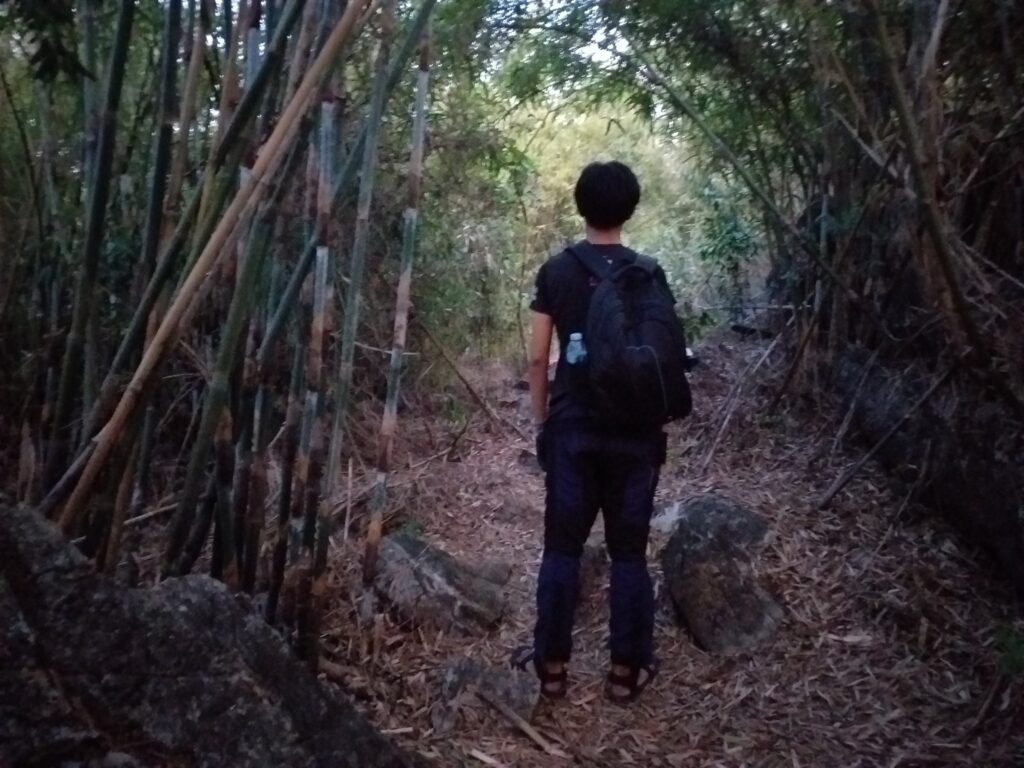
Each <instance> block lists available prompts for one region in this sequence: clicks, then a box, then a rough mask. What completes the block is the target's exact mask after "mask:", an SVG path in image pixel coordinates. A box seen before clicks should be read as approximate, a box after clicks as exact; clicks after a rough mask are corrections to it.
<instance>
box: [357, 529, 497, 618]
mask: <svg viewBox="0 0 1024 768" xmlns="http://www.w3.org/2000/svg"><path fill="white" fill-rule="evenodd" d="M487 570H488V569H486V568H485V569H484V572H485V573H486V577H485V576H483V575H481V573H480V568H479V567H470V566H467V565H466V564H464V563H461V562H460V561H458V560H456V559H455V558H454V557H452V556H451V555H449V554H448V553H447V552H444V551H442V550H441V549H439V548H437V547H435V546H433V545H432V544H428V543H427V542H425V541H423V540H422V539H419V538H416V537H415V536H412V535H409V534H406V533H398V534H394V535H392V536H387V537H385V538H384V539H383V540H381V543H380V554H379V559H378V568H377V578H376V581H375V582H374V586H375V588H376V590H377V592H378V594H380V596H381V597H382V598H383V599H385V600H387V601H388V602H389V603H391V604H392V605H393V606H394V607H395V609H396V610H397V611H398V613H399V614H400V615H401V616H402V617H403V618H404V619H405V620H407V621H410V622H412V623H413V624H416V625H425V626H430V627H434V628H436V629H442V630H445V631H450V630H453V629H454V630H457V631H459V632H462V633H464V634H482V633H485V632H488V631H490V630H492V629H494V628H495V627H497V626H498V624H500V623H501V619H502V616H503V615H504V613H505V606H506V602H507V601H506V597H505V594H504V592H503V591H502V589H501V586H500V585H499V584H497V583H495V581H493V580H492V579H493V578H497V577H498V576H499V575H500V576H504V575H505V573H504V572H503V573H502V574H495V573H493V572H490V573H489V572H487ZM491 570H493V569H491ZM508 573H511V569H509V571H508ZM506 580H507V578H506Z"/></svg>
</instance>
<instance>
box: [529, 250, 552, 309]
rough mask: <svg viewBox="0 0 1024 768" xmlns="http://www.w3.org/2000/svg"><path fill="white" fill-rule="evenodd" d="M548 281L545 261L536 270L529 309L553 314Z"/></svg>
mask: <svg viewBox="0 0 1024 768" xmlns="http://www.w3.org/2000/svg"><path fill="white" fill-rule="evenodd" d="M549 283H550V281H549V280H548V265H547V263H546V262H545V263H544V264H543V265H541V268H540V269H539V270H537V279H536V280H535V281H534V283H533V299H532V300H531V301H530V309H532V310H533V311H534V312H540V313H541V314H544V315H551V314H554V301H553V297H552V296H551V287H550V285H549Z"/></svg>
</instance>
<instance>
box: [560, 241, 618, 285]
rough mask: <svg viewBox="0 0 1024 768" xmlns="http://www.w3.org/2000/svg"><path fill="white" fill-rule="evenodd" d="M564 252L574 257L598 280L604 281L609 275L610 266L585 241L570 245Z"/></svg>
mask: <svg viewBox="0 0 1024 768" xmlns="http://www.w3.org/2000/svg"><path fill="white" fill-rule="evenodd" d="M566 250H568V251H569V253H571V254H572V255H573V256H575V257H576V260H577V261H579V263H580V264H582V265H583V267H584V269H586V270H587V271H588V272H590V273H591V274H592V275H593V276H594V277H596V278H597V279H598V280H604V279H605V278H607V277H609V276H610V275H611V266H610V265H609V264H608V262H607V261H605V259H604V256H602V255H601V254H600V253H598V252H597V249H596V248H594V246H592V245H591V244H590V243H588V242H587V241H586V240H580V241H579V242H578V243H576V244H574V245H570V246H569V247H568V248H567V249H566Z"/></svg>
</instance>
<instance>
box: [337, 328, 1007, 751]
mask: <svg viewBox="0 0 1024 768" xmlns="http://www.w3.org/2000/svg"><path fill="white" fill-rule="evenodd" d="M765 349H766V345H765V343H763V342H739V341H734V340H732V339H730V338H728V337H726V336H721V337H719V338H718V339H717V340H713V341H711V342H709V343H708V344H707V345H705V348H704V350H703V354H704V355H705V359H706V360H707V361H708V365H707V366H706V367H705V368H704V369H702V370H701V371H700V372H699V373H698V374H697V375H696V376H695V378H694V391H695V399H696V401H697V403H698V407H699V409H700V411H701V413H700V414H698V415H697V416H696V417H695V418H693V419H691V420H690V421H688V422H687V423H686V424H683V425H680V426H678V427H674V428H673V430H672V440H671V446H672V447H671V453H670V459H669V462H668V464H667V466H666V467H665V470H664V473H663V478H662V483H661V487H660V490H659V493H658V500H659V502H662V503H664V502H668V501H671V500H675V499H679V498H683V497H686V496H689V495H692V494H695V493H702V492H707V491H715V492H719V493H723V494H727V495H729V496H731V497H733V498H736V499H737V500H740V501H743V502H745V503H746V504H748V505H750V506H751V507H752V508H753V509H755V510H756V511H758V512H759V513H760V514H761V515H763V516H764V517H765V518H766V520H767V521H768V522H769V525H770V527H771V530H772V533H771V534H770V537H769V539H768V542H767V544H766V546H765V548H764V550H763V551H762V553H761V555H760V556H759V558H758V568H759V570H760V572H761V574H762V576H763V577H764V579H765V581H766V583H767V584H768V585H769V588H770V589H772V590H773V591H774V592H775V593H776V594H777V595H778V597H779V598H780V599H781V601H782V602H783V604H784V606H785V608H786V611H787V619H786V621H785V624H784V626H783V629H782V631H781V632H780V633H779V635H778V636H777V637H776V638H775V640H774V642H773V643H772V644H770V646H768V647H765V648H763V649H761V650H759V651H757V652H755V653H751V654H748V655H742V656H736V657H729V658H726V657H719V656H712V655H709V654H706V653H703V652H702V651H700V650H699V649H698V648H696V647H695V646H694V645H693V643H692V641H691V640H690V638H689V636H688V635H687V634H686V632H685V631H684V630H682V629H679V628H677V627H676V626H675V624H674V621H673V620H672V617H671V615H670V612H669V611H668V610H667V608H666V606H665V605H664V598H662V597H660V598H659V602H660V603H662V610H661V612H660V613H659V619H658V626H657V645H658V654H659V656H660V658H661V660H662V674H661V676H660V677H659V679H658V680H656V682H655V683H654V684H653V685H652V687H651V688H650V689H648V691H647V692H646V693H645V694H644V696H643V698H642V699H641V700H640V701H639V702H638V703H637V704H635V705H633V706H632V707H628V708H623V707H617V706H614V705H612V704H610V703H608V702H607V701H606V700H605V699H604V696H603V692H602V685H603V674H604V672H605V669H606V664H607V659H606V653H605V646H606V638H607V631H606V622H607V607H606V595H605V592H606V585H605V584H596V585H594V587H593V589H592V590H590V593H589V594H587V595H586V596H585V598H584V605H583V606H582V608H581V611H580V615H579V616H578V617H577V630H576V636H575V642H576V649H577V651H576V655H575V657H574V659H573V663H572V668H571V670H572V689H571V692H570V695H569V698H568V699H567V700H566V701H563V702H561V703H558V704H550V703H546V702H545V703H542V704H541V708H540V710H539V712H538V716H537V717H536V718H535V723H534V724H535V726H536V727H537V729H538V731H539V732H540V733H541V734H542V735H543V736H544V737H545V738H546V739H548V740H549V741H551V742H553V743H554V744H555V745H557V746H558V747H559V749H560V750H561V751H563V752H564V753H566V754H567V755H568V756H569V757H559V756H552V755H550V754H546V753H545V752H544V751H542V750H541V749H540V748H539V747H538V746H537V745H536V744H535V743H534V742H533V741H531V740H530V739H528V738H527V737H526V736H524V735H523V734H522V733H521V732H519V731H517V730H515V729H514V728H513V727H512V726H511V725H510V724H509V723H508V722H507V721H506V720H504V719H502V718H501V717H500V716H499V715H497V714H496V713H495V712H494V711H493V710H492V709H490V708H488V707H486V706H484V705H480V706H479V707H477V706H473V707H468V706H467V707H465V708H463V712H462V716H461V718H460V719H459V720H458V724H457V726H456V727H455V729H454V730H452V731H450V732H438V731H436V730H435V728H434V722H435V721H434V720H433V719H432V715H436V714H437V713H438V712H439V711H440V707H441V703H440V702H438V701H437V690H436V686H435V684H434V680H433V673H434V672H435V670H437V669H438V668H439V666H440V665H442V664H443V663H444V662H445V660H446V659H448V658H450V657H454V656H460V655H470V656H473V657H476V658H480V659H484V660H488V661H490V662H493V663H494V664H505V663H506V659H507V655H508V653H509V651H510V649H511V648H512V647H513V646H515V645H517V644H520V643H522V642H525V641H528V639H529V637H530V634H531V631H532V622H533V588H534V579H535V573H536V570H537V566H538V563H539V558H540V548H541V529H542V512H541V500H542V479H541V477H540V475H539V473H537V472H536V471H535V470H533V469H532V468H531V462H530V461H529V460H528V457H527V460H526V461H524V460H523V459H524V456H523V451H524V450H526V449H528V448H530V447H531V446H527V445H526V444H525V443H524V442H523V441H521V440H520V439H519V438H516V437H511V436H509V435H507V434H500V433H498V432H497V431H496V429H497V428H496V427H494V426H493V425H490V424H488V423H487V421H486V419H484V418H483V417H482V416H478V417H477V418H476V420H475V422H474V426H471V427H470V429H468V430H467V431H466V433H465V435H464V436H463V437H462V438H461V440H460V441H459V442H458V444H457V445H456V448H455V449H454V451H452V452H451V454H444V455H442V456H437V457H436V458H434V459H433V460H431V461H429V462H426V463H423V459H424V458H426V456H428V455H431V454H435V455H436V453H437V452H438V451H442V452H443V451H444V449H445V448H446V447H447V444H448V441H449V440H450V436H449V433H450V431H451V429H450V428H449V427H446V426H445V424H444V423H443V421H441V420H433V421H431V422H428V421H427V420H420V421H413V420H412V419H411V418H408V419H406V420H405V422H404V424H405V425H406V426H405V438H404V439H405V440H406V441H407V442H406V444H405V445H404V446H401V447H400V448H399V450H398V451H397V452H396V457H401V456H406V455H408V456H409V460H408V462H407V464H408V465H411V467H412V468H409V469H406V470H405V471H404V472H402V473H399V475H398V477H397V478H396V480H397V481H398V484H397V485H396V488H395V495H394V499H393V501H394V504H395V507H396V509H397V510H399V511H400V514H401V518H402V519H404V520H406V521H413V523H414V524H416V525H420V526H422V527H423V529H424V531H425V533H426V535H427V536H428V537H429V538H430V539H432V540H434V541H436V542H438V543H440V544H442V545H443V546H444V547H445V548H446V549H448V550H449V551H451V552H453V553H455V554H457V555H460V556H463V557H466V558H475V559H501V560H507V561H511V562H512V563H514V565H515V569H514V575H513V579H512V581H511V583H510V584H509V586H508V595H509V611H508V616H507V619H506V621H505V622H504V623H503V625H502V627H501V628H500V630H498V631H496V632H495V633H493V634H492V635H490V636H488V637H484V638H476V639H468V638H463V637H457V636H445V635H442V634H438V633H436V632H431V631H426V630H421V629H413V628H409V627H401V626H399V625H397V624H396V623H395V621H394V620H393V619H392V618H391V617H387V616H385V617H381V618H379V619H377V620H376V621H372V620H371V621H366V620H365V619H364V620H362V621H360V620H359V617H358V611H357V610H356V607H355V600H354V595H355V589H354V588H349V587H347V586H346V585H351V584H355V583H356V581H355V572H356V568H357V565H358V553H357V552H356V550H355V548H354V547H353V546H352V544H351V542H350V543H349V544H347V545H342V544H339V546H338V548H337V550H336V552H335V556H334V560H333V564H334V571H333V584H334V593H333V596H332V606H331V610H330V614H329V616H328V617H327V620H326V638H325V648H326V651H327V654H328V657H329V658H331V659H332V660H333V662H334V664H335V666H332V668H331V670H332V675H333V676H340V677H342V678H343V679H344V681H345V683H346V685H347V687H348V688H349V690H351V691H352V692H353V695H354V696H355V698H356V699H357V701H358V702H359V703H360V706H361V707H362V709H363V710H364V711H365V712H366V713H367V714H368V715H369V716H370V717H371V718H372V719H373V720H374V722H375V723H376V724H377V725H378V726H379V727H380V728H381V729H383V730H384V731H385V733H391V734H392V735H393V736H394V738H396V739H397V740H398V741H399V742H400V743H402V744H404V745H405V746H406V747H407V748H409V749H410V750H415V751H418V752H420V753H421V754H423V755H425V756H428V757H432V758H434V759H435V760H436V763H437V764H438V765H444V766H457V765H468V766H472V765H491V766H499V765H502V766H509V767H511V766H523V767H525V766H563V765H570V764H573V763H577V764H581V765H590V766H634V765H635V766H666V767H672V768H676V767H678V766H709V767H710V766H791V767H793V768H796V766H887V767H888V768H895V766H938V765H960V766H1022V765H1024V701H1022V699H1024V697H1022V693H1024V683H1022V681H1021V680H1020V679H1019V678H1017V679H1012V678H1011V677H1010V676H1009V675H1007V674H1005V673H1003V672H1002V671H1001V667H1000V662H1001V655H1000V651H999V650H998V648H997V645H996V642H995V636H996V634H997V631H998V629H999V627H1000V626H1001V625H1004V624H1009V625H1014V624H1015V625H1016V627H1017V628H1018V629H1024V622H1022V621H1021V619H1020V618H1019V614H1015V609H1014V607H1013V605H1012V601H1011V599H1010V596H1009V595H1008V594H1007V593H1006V592H1005V591H1004V590H1003V589H1002V587H1000V586H999V585H998V584H997V583H996V582H995V581H994V580H992V579H990V576H989V574H988V573H987V572H986V571H985V570H984V566H983V565H979V563H983V562H984V557H983V556H980V555H977V554H976V553H973V552H967V551H965V550H964V548H963V546H964V545H963V544H962V543H961V541H960V540H959V539H957V538H956V537H955V536H954V535H953V534H952V532H951V531H950V530H949V529H947V528H946V527H945V525H944V524H943V523H942V522H941V521H936V520H934V519H932V518H931V517H928V516H927V515H925V514H922V511H921V510H919V509H917V508H916V507H915V506H914V504H912V503H911V504H909V505H905V504H904V503H903V502H904V499H903V497H902V496H897V495H894V493H893V492H892V491H891V489H890V488H889V486H888V483H887V482H886V481H885V480H884V479H883V477H882V476H881V474H880V470H878V469H877V467H875V466H874V465H868V467H866V468H865V470H864V472H863V473H862V474H861V475H860V476H859V477H858V478H856V479H855V480H854V481H853V482H852V483H850V484H849V485H848V486H847V487H846V488H845V489H844V490H843V491H842V493H840V494H839V496H838V497H837V499H836V501H835V503H834V504H833V506H832V508H831V509H830V510H829V511H826V512H820V511H817V510H816V509H815V508H814V506H815V503H816V501H817V499H818V498H819V497H820V496H821V494H822V492H823V491H824V490H825V489H826V488H827V487H828V486H829V484H830V483H831V481H832V480H833V479H834V478H835V477H837V476H838V475H839V474H841V473H842V472H843V470H844V469H846V468H847V467H848V466H850V465H851V464H852V463H853V462H854V461H855V460H856V458H857V454H856V450H859V449H857V448H854V449H846V448H843V447H838V448H837V447H836V446H834V445H833V443H834V440H835V433H836V424H837V423H838V421H839V419H838V418H837V416H836V414H835V413H833V412H832V411H831V409H828V408H825V409H824V411H823V412H821V413H817V412H816V407H815V406H812V405H809V404H807V403H805V404H804V405H803V406H801V408H803V409H804V410H805V411H806V412H805V413H795V412H792V411H790V412H784V413H780V414H778V415H775V416H770V417H769V416H766V415H764V414H763V412H762V409H763V408H764V407H765V403H766V402H767V401H768V399H769V398H770V394H771V391H772V390H771V384H772V383H773V381H774V379H773V377H777V376H778V370H777V368H778V365H777V364H778V363H780V362H781V353H776V355H777V356H778V358H779V359H778V360H772V359H769V361H768V362H767V363H766V365H765V367H764V368H765V370H762V372H761V376H762V378H761V379H759V380H758V381H756V382H754V381H752V382H749V383H747V385H746V386H745V387H744V390H743V393H742V394H741V397H740V398H739V400H738V405H737V407H736V408H735V411H734V412H733V414H732V417H731V420H730V424H729V427H728V429H727V430H726V432H725V433H724V435H723V437H722V440H721V442H720V444H719V445H718V447H717V449H716V452H715V456H714V459H713V461H711V462H710V464H709V467H708V470H707V472H706V473H705V474H704V475H700V473H699V468H700V467H701V465H702V463H703V459H704V457H705V456H706V452H707V450H708V447H709V446H710V444H711V442H712V441H713V440H714V437H715V435H716V433H717V431H718V427H719V424H720V419H721V415H722V414H720V413H719V414H716V411H718V410H720V409H721V407H722V405H723V403H724V401H726V399H727V396H728V393H729V391H730V390H731V388H732V386H733V384H734V382H735V379H736V377H737V376H738V375H739V373H740V372H741V371H743V370H744V369H746V368H747V367H748V366H749V365H750V363H751V362H753V361H756V360H757V359H758V358H759V357H760V356H761V355H763V354H764V352H765ZM487 378H488V380H489V384H490V386H488V390H489V391H488V395H489V396H490V398H491V401H492V402H502V401H504V405H503V406H502V408H503V413H504V414H505V415H506V416H508V417H509V418H514V415H515V413H516V405H515V397H514V395H515V393H513V392H512V391H511V390H510V389H509V388H507V387H504V388H502V387H501V386H499V385H498V384H497V383H496V382H495V377H494V376H492V375H489V376H488V377H487ZM482 386H483V385H482ZM455 431H457V430H455ZM431 444H432V445H433V446H434V449H436V450H433V449H430V448H429V446H430V445H431ZM453 459H458V460H453ZM417 462H419V464H417ZM898 513H899V514H898ZM407 524H408V523H407ZM595 533H596V532H595ZM663 544H664V537H663V536H659V535H655V536H654V538H653V540H652V543H651V555H652V557H651V562H652V564H653V566H654V570H655V572H656V573H657V570H658V565H657V557H656V554H657V553H658V552H659V551H660V549H661V547H662V545H663ZM658 576H659V577H660V574H658Z"/></svg>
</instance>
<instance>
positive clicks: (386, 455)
mask: <svg viewBox="0 0 1024 768" xmlns="http://www.w3.org/2000/svg"><path fill="white" fill-rule="evenodd" d="M429 82H430V40H429V32H426V33H425V34H424V40H423V45H422V47H421V50H420V66H419V73H418V76H417V83H416V106H415V110H414V113H413V114H414V115H415V116H414V118H413V129H412V152H411V157H410V160H409V181H408V190H409V191H408V203H407V205H406V209H405V223H404V228H403V231H402V257H401V267H400V269H399V277H398V288H397V290H396V291H395V326H394V332H393V336H392V338H393V340H392V344H391V361H390V365H389V366H388V377H387V396H386V398H385V401H384V413H383V416H382V417H381V422H380V437H379V440H378V444H377V462H376V463H377V477H376V481H375V483H374V489H373V495H372V496H371V502H370V503H371V516H370V526H369V530H368V531H367V534H366V551H365V553H364V556H363V582H364V583H366V584H369V583H372V582H373V578H374V574H375V573H376V570H377V552H378V549H379V546H380V538H381V534H382V532H383V527H384V509H385V507H386V506H387V493H388V474H389V473H390V472H391V454H392V450H393V448H394V443H395V432H396V431H397V429H398V393H399V388H400V386H401V375H402V368H403V367H404V362H405V340H406V334H407V331H408V327H409V307H410V300H409V293H410V288H411V286H412V264H413V257H414V255H415V251H416V226H417V223H418V221H419V200H420V190H421V188H422V185H423V147H424V143H425V141H424V140H425V137H426V128H427V91H428V85H429Z"/></svg>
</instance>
